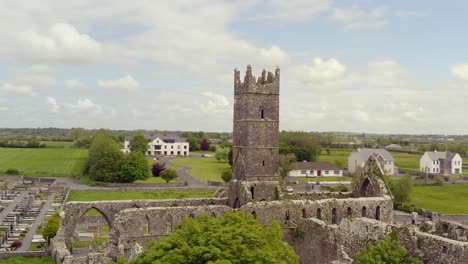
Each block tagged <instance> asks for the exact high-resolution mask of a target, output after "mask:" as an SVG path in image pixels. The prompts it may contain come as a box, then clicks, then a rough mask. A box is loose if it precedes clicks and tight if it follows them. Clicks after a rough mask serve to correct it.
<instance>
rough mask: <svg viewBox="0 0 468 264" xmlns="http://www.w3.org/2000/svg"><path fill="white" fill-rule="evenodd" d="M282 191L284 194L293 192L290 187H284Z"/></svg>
mask: <svg viewBox="0 0 468 264" xmlns="http://www.w3.org/2000/svg"><path fill="white" fill-rule="evenodd" d="M284 190H285V191H286V192H288V193H292V192H294V189H293V188H292V187H291V186H286V187H284Z"/></svg>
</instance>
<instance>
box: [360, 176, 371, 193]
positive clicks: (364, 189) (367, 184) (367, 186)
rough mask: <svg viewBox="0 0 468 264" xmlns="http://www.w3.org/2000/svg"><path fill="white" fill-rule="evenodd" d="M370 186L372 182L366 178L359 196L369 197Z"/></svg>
mask: <svg viewBox="0 0 468 264" xmlns="http://www.w3.org/2000/svg"><path fill="white" fill-rule="evenodd" d="M369 185H370V180H369V178H366V179H365V180H364V181H363V182H362V184H361V188H360V190H359V194H360V195H361V197H366V196H367V192H368V190H369Z"/></svg>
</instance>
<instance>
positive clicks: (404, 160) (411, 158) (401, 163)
mask: <svg viewBox="0 0 468 264" xmlns="http://www.w3.org/2000/svg"><path fill="white" fill-rule="evenodd" d="M391 154H392V156H393V159H394V161H395V166H397V167H399V168H402V169H409V170H415V171H419V159H420V158H421V156H422V155H419V154H407V153H401V152H392V153H391Z"/></svg>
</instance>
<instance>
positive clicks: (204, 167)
mask: <svg viewBox="0 0 468 264" xmlns="http://www.w3.org/2000/svg"><path fill="white" fill-rule="evenodd" d="M172 162H173V163H174V164H176V165H180V166H186V167H191V169H190V170H189V171H188V173H190V175H192V176H193V177H195V178H197V179H199V180H201V181H203V182H208V181H218V182H219V181H222V179H221V173H222V172H223V171H225V170H227V169H229V168H230V166H229V163H228V162H227V161H218V160H216V159H214V158H178V159H173V160H172Z"/></svg>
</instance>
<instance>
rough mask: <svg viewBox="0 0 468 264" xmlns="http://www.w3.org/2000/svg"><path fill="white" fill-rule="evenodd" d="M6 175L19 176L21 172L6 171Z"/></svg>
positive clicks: (16, 170) (15, 170)
mask: <svg viewBox="0 0 468 264" xmlns="http://www.w3.org/2000/svg"><path fill="white" fill-rule="evenodd" d="M5 174H6V175H20V174H21V171H20V170H19V169H8V170H6V171H5Z"/></svg>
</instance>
